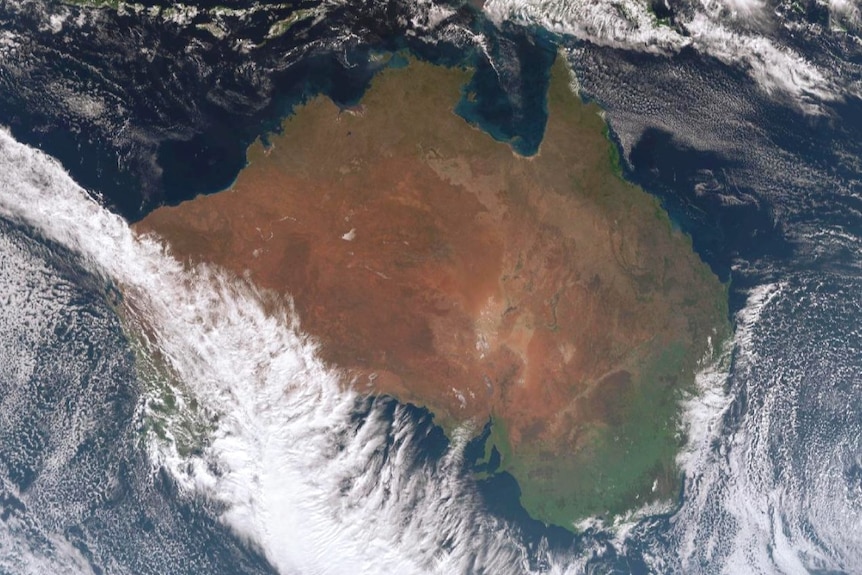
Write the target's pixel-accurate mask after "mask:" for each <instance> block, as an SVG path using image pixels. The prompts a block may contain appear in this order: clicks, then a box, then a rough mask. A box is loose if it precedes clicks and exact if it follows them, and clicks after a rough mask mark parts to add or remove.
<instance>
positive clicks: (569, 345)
mask: <svg viewBox="0 0 862 575" xmlns="http://www.w3.org/2000/svg"><path fill="white" fill-rule="evenodd" d="M557 60H558V61H557V63H556V64H555V65H554V68H553V70H552V74H551V79H550V86H549V91H548V95H547V107H548V122H547V127H546V129H545V135H544V139H543V141H542V143H541V146H540V149H539V152H538V153H537V154H536V155H534V156H531V157H523V156H520V155H519V154H517V153H516V152H514V151H513V149H512V148H511V146H510V145H509V144H508V143H505V142H500V141H497V140H495V139H493V138H492V137H491V136H489V135H488V134H487V133H485V132H483V131H482V130H480V129H478V128H477V127H475V126H472V125H470V124H469V123H468V122H467V121H465V120H464V119H463V118H461V117H460V116H458V115H456V114H455V112H454V109H455V106H456V105H457V103H458V101H459V100H460V98H461V97H462V92H463V90H464V86H465V84H466V83H467V82H468V81H469V78H470V71H469V70H463V69H454V68H451V69H450V68H444V67H438V66H434V65H431V64H428V63H423V62H421V61H417V60H414V59H410V60H409V63H408V64H407V65H406V66H399V67H389V68H386V69H385V70H383V71H382V72H380V73H379V74H378V75H377V76H376V77H375V78H374V80H373V82H372V85H371V86H370V87H369V89H368V90H367V92H366V94H365V96H364V97H363V99H362V101H361V103H360V104H359V105H357V106H355V107H353V108H350V109H341V108H339V107H338V106H337V105H335V104H334V103H333V102H332V101H330V100H329V99H327V98H326V97H323V96H320V97H316V98H313V99H311V100H309V101H308V102H306V103H305V104H304V105H302V106H300V107H298V108H297V109H296V110H295V113H294V114H293V115H291V116H290V117H289V118H287V119H286V120H285V121H284V123H283V133H281V134H277V135H273V136H271V138H270V145H269V146H264V145H263V144H261V143H260V142H258V143H255V144H254V145H252V146H251V147H250V148H249V150H248V166H247V167H246V168H245V169H244V170H243V171H242V172H241V173H240V175H239V177H238V178H237V180H236V182H235V183H234V185H233V186H232V187H231V188H230V189H228V190H224V191H222V192H219V193H215V194H212V195H207V196H199V197H197V198H195V199H193V200H190V201H187V202H185V203H183V204H181V205H179V206H176V207H163V208H159V209H157V210H155V211H154V212H152V213H151V214H150V215H148V216H147V217H146V218H145V219H144V220H142V221H141V222H139V223H138V224H137V230H138V231H139V232H140V233H151V232H152V233H156V234H158V235H160V236H162V237H163V238H164V239H165V240H166V241H167V242H168V243H169V245H170V250H171V253H172V254H173V255H174V256H175V257H177V258H180V259H182V260H184V261H187V262H189V263H196V262H209V263H215V264H218V265H220V266H223V267H224V268H226V269H227V270H230V271H232V272H234V273H236V274H237V275H240V276H245V277H247V278H249V279H250V281H252V282H254V283H256V284H257V285H259V286H261V287H263V288H266V289H270V290H275V291H277V292H280V293H282V294H284V295H285V296H289V297H292V298H293V300H294V304H295V309H296V312H297V314H298V317H299V321H300V322H301V325H302V329H303V331H304V332H306V333H308V334H310V335H311V336H313V337H314V338H315V339H316V340H317V341H318V342H319V345H320V353H321V354H322V357H323V358H324V360H325V361H326V362H328V363H329V364H330V365H332V366H334V367H337V368H338V369H340V370H341V373H343V375H344V384H345V385H353V386H355V387H356V388H357V389H359V390H360V391H366V392H369V393H375V394H389V395H392V396H394V397H396V398H397V399H399V400H401V401H404V402H410V403H414V404H416V405H420V406H424V407H427V408H428V409H429V410H430V411H431V412H433V413H434V415H435V418H436V421H437V422H438V423H440V424H441V425H442V426H443V428H444V430H447V431H448V432H451V431H452V430H453V429H454V428H456V427H457V426H460V425H465V424H466V425H470V426H472V427H471V428H472V429H474V430H475V433H476V434H478V433H480V432H481V430H482V428H483V426H484V425H485V424H486V423H487V422H489V421H490V422H491V435H490V437H489V438H488V441H487V447H486V457H488V458H490V457H491V454H492V453H493V454H494V458H499V459H500V465H499V470H505V471H508V472H509V473H511V474H512V475H513V476H514V477H515V478H516V479H517V481H518V483H519V486H520V489H521V492H522V494H521V503H522V505H523V506H524V507H525V508H526V510H527V511H528V512H529V513H530V514H531V515H532V516H533V517H535V518H537V519H540V520H542V521H545V522H546V523H551V524H556V525H560V526H563V527H567V528H569V529H572V528H573V525H574V524H575V523H576V522H577V521H579V520H581V519H583V518H585V517H587V516H591V515H602V516H607V515H609V514H611V515H612V514H618V513H622V512H625V511H627V510H630V509H633V508H636V507H640V506H642V505H644V504H646V503H648V502H650V501H655V500H667V499H672V498H674V497H675V496H676V494H677V492H678V489H679V481H680V477H679V471H678V470H677V468H676V466H675V456H676V453H677V451H678V449H679V447H680V444H681V442H682V441H683V439H682V438H681V434H680V427H679V416H680V407H679V400H680V398H681V397H682V394H683V393H685V392H686V391H691V390H692V389H693V384H694V377H695V373H696V371H697V370H698V368H699V367H700V366H702V362H703V361H704V359H705V358H708V356H709V354H710V352H711V349H712V348H713V346H716V347H717V346H718V345H719V343H720V341H721V340H722V339H723V338H725V337H726V336H727V335H728V334H729V330H730V327H729V323H728V315H727V314H728V312H727V292H726V287H725V286H724V285H722V284H721V283H720V282H719V280H718V279H717V278H716V277H715V276H714V275H713V274H712V272H711V271H710V269H709V268H708V267H707V266H706V265H705V264H704V263H703V262H702V261H701V260H700V259H699V257H698V256H697V255H696V254H695V252H694V251H693V249H692V244H691V240H690V239H689V238H688V237H687V236H686V235H685V234H683V233H681V232H680V231H678V230H677V229H676V228H675V227H674V226H672V224H671V222H670V220H669V218H668V216H667V214H666V213H665V212H664V211H663V209H662V208H661V206H660V204H659V202H658V201H657V200H656V199H655V198H654V197H652V196H650V195H649V194H647V193H645V192H644V191H642V190H641V189H639V188H637V187H635V186H633V185H631V184H629V183H627V182H625V181H624V180H623V179H621V177H620V176H619V175H618V174H617V173H616V171H615V167H614V165H613V155H614V152H613V148H612V144H611V143H610V142H609V141H608V139H607V138H606V136H605V125H604V122H603V120H602V118H601V116H600V114H599V112H600V110H599V108H598V107H597V106H595V105H592V104H590V105H587V104H585V103H583V102H581V101H580V100H579V98H578V97H577V96H576V95H575V94H573V93H572V91H571V89H570V87H569V82H570V78H569V73H568V69H567V67H566V64H565V62H564V59H563V58H558V59H557Z"/></svg>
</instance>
